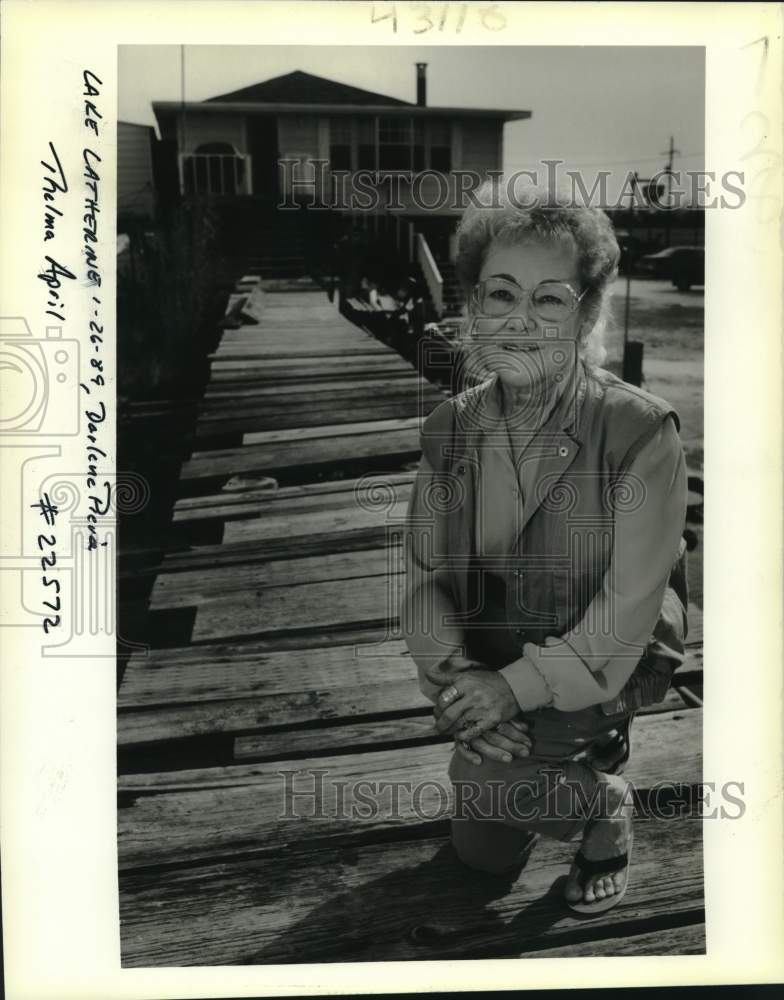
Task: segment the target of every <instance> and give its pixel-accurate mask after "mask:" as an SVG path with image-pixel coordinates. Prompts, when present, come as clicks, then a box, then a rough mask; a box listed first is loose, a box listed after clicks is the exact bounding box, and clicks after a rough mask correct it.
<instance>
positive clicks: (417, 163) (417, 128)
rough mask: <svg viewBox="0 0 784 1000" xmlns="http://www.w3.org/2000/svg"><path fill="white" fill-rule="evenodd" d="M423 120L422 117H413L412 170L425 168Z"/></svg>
mask: <svg viewBox="0 0 784 1000" xmlns="http://www.w3.org/2000/svg"><path fill="white" fill-rule="evenodd" d="M425 162H426V161H425V122H424V119H422V118H415V119H414V156H413V167H414V170H424V169H425Z"/></svg>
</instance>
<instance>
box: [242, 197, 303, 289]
mask: <svg viewBox="0 0 784 1000" xmlns="http://www.w3.org/2000/svg"><path fill="white" fill-rule="evenodd" d="M298 215H299V213H298V212H286V211H278V212H275V213H269V214H266V215H264V216H260V217H259V218H258V225H257V227H255V228H254V230H253V231H252V232H251V233H250V234H249V239H248V264H249V267H250V271H251V273H253V274H260V275H261V276H262V277H263V278H304V277H305V276H306V275H307V274H308V266H307V262H306V243H305V237H304V234H303V232H302V226H301V224H300V220H299V218H298Z"/></svg>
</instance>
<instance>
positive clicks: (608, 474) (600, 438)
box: [421, 363, 688, 714]
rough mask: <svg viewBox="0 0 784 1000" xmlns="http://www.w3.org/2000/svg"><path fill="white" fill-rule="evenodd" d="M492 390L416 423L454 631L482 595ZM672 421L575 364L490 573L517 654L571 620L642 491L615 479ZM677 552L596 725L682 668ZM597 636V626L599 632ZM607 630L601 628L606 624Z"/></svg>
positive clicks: (681, 581)
mask: <svg viewBox="0 0 784 1000" xmlns="http://www.w3.org/2000/svg"><path fill="white" fill-rule="evenodd" d="M492 388H493V380H491V381H490V382H485V383H483V384H482V385H480V386H476V387H474V388H472V389H469V390H467V391H465V392H462V393H460V394H458V395H456V396H454V397H452V398H451V399H448V400H445V401H444V402H443V403H441V404H440V405H439V406H438V407H436V409H435V410H434V411H433V412H432V413H431V414H430V415H429V416H428V417H427V419H426V420H425V421H424V424H423V427H422V434H421V445H422V450H423V452H424V454H425V455H426V457H427V459H428V461H429V463H430V465H431V466H432V468H433V469H434V471H435V476H436V484H437V489H436V490H435V492H434V494H433V496H434V497H440V504H441V508H442V509H443V510H444V511H445V512H446V521H447V535H446V537H447V549H448V551H447V552H446V553H442V554H441V555H444V556H446V557H447V564H446V568H447V571H448V579H449V582H450V585H451V590H452V596H453V600H454V603H455V607H456V608H457V611H458V618H457V620H458V621H459V622H461V623H463V624H464V625H466V626H470V622H471V620H472V619H475V620H476V619H478V618H479V617H480V616H481V599H482V598H481V593H482V587H481V585H480V583H479V581H478V580H477V579H476V577H475V573H476V570H475V569H474V568H473V567H474V566H475V562H474V556H475V546H474V538H475V526H474V519H475V515H476V498H477V487H478V482H479V458H478V446H479V444H480V440H481V439H480V433H481V431H480V424H481V420H480V419H479V418H480V413H481V408H482V403H483V394H484V393H487V392H489V391H492ZM670 414H672V416H673V418H674V420H675V423H676V427H678V428H679V427H680V422H679V419H678V416H677V413H676V412H675V411H674V410H673V409H672V407H670V406H669V405H668V404H667V403H666V402H665V401H664V400H662V399H659V398H658V397H656V396H653V395H651V394H650V393H647V392H644V391H643V390H641V389H637V388H635V387H633V386H630V385H628V384H627V383H625V382H623V381H621V380H620V379H619V378H617V377H616V376H614V375H612V374H611V373H609V372H607V371H604V370H602V369H595V368H594V369H591V368H587V367H585V366H584V365H583V364H582V363H580V364H579V369H578V372H577V379H576V391H575V394H574V404H573V406H572V410H571V413H570V414H569V418H568V420H565V421H563V427H555V428H554V429H553V430H552V431H551V432H548V433H547V434H546V435H545V436H544V437H542V436H540V437H537V439H536V447H537V450H538V452H539V454H540V456H541V457H540V464H539V466H538V481H537V488H536V490H535V494H534V496H531V497H526V501H525V504H524V509H523V514H522V519H521V529H520V531H519V532H518V535H517V538H516V540H515V543H514V544H513V546H512V548H511V549H510V551H509V553H508V554H507V556H506V558H505V559H503V560H501V561H500V563H499V564H498V566H497V568H496V569H495V570H494V572H495V575H496V576H497V577H500V578H501V579H502V581H503V585H502V586H503V590H504V591H505V598H506V599H505V603H506V624H507V627H508V628H509V629H511V630H512V632H513V634H514V637H515V642H516V645H517V648H518V650H519V652H518V655H522V652H523V646H524V644H525V643H526V642H532V643H534V644H536V645H542V644H543V643H544V640H545V638H546V637H547V636H561V635H563V634H564V633H566V632H568V631H570V630H571V629H573V628H574V627H575V626H576V625H577V624H578V622H580V621H582V619H583V617H584V616H585V614H586V611H587V609H588V607H589V605H590V603H591V601H592V600H593V598H594V596H595V595H596V594H597V592H598V591H599V590H600V588H601V586H602V582H603V580H604V576H605V574H606V572H607V570H608V568H609V566H610V560H611V558H612V551H613V534H614V532H613V527H614V516H615V512H616V511H622V510H624V509H627V510H628V509H630V508H633V507H634V505H636V504H639V503H641V502H642V500H643V499H644V484H642V483H641V482H640V481H638V480H636V479H635V477H634V476H630V475H626V474H627V472H628V470H629V467H630V466H631V463H632V462H633V460H634V458H635V456H636V455H637V454H638V452H639V451H640V449H641V448H642V447H643V446H644V445H645V444H646V443H647V442H648V441H649V440H650V439H651V438H652V437H653V435H654V434H655V433H656V432H657V430H658V429H659V428H660V427H661V425H662V423H663V422H664V420H666V419H667V417H668V416H669V415H670ZM687 604H688V595H687V589H686V565H685V543H682V544H681V546H680V549H679V551H678V552H677V553H673V570H672V573H671V576H670V580H669V585H668V588H667V591H666V592H665V598H664V602H663V605H662V612H661V614H660V616H659V621H658V622H657V623H656V627H655V629H654V631H653V634H652V636H651V639H650V642H649V643H648V645H647V646H646V649H645V652H644V654H643V657H642V659H641V660H640V662H639V664H638V666H637V667H636V668H635V671H634V673H633V674H632V677H631V678H630V680H629V681H628V682H627V684H626V686H625V687H624V689H623V691H622V692H621V694H620V696H619V697H618V698H616V699H613V700H612V701H611V702H607V703H605V705H603V708H604V710H605V712H607V713H608V714H614V713H616V712H619V711H626V710H629V711H631V710H634V709H635V708H638V707H640V705H641V704H648V703H650V702H654V701H659V700H661V698H663V697H664V694H665V693H666V690H667V688H668V686H669V683H670V680H671V677H672V673H673V671H674V670H675V668H676V667H677V666H679V665H680V663H682V662H683V643H682V638H683V637H684V636H685V633H686V607H687ZM605 627H606V626H605ZM610 627H611V625H610Z"/></svg>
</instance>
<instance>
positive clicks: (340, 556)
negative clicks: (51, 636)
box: [150, 547, 400, 611]
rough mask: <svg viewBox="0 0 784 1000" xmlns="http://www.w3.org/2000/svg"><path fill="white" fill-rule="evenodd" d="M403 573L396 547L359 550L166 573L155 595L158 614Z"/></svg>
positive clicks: (152, 600)
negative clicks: (270, 591) (228, 598)
mask: <svg viewBox="0 0 784 1000" xmlns="http://www.w3.org/2000/svg"><path fill="white" fill-rule="evenodd" d="M390 571H391V572H399V571H400V556H399V554H398V553H397V552H396V551H391V550H390V548H381V547H379V548H372V549H358V550H357V551H356V552H336V553H332V554H329V555H325V556H309V557H306V558H304V559H279V560H270V561H256V562H251V563H244V564H242V565H239V566H219V567H216V568H215V569H213V570H211V571H210V572H209V573H204V572H203V571H202V570H194V571H188V570H186V571H184V572H180V573H165V572H163V573H160V574H159V575H158V577H157V578H156V580H155V584H154V586H153V590H152V594H151V596H150V608H151V609H152V610H154V611H159V610H164V609H166V608H187V607H193V606H195V605H201V604H205V603H207V602H208V601H212V600H214V599H215V598H216V597H220V596H225V595H227V594H236V593H242V592H245V591H248V592H250V591H252V592H254V593H255V592H257V591H259V590H262V589H264V588H267V587H292V586H296V585H298V584H302V583H317V582H325V581H331V582H333V583H336V582H337V581H341V580H350V579H353V578H354V577H365V576H384V575H386V573H388V572H390Z"/></svg>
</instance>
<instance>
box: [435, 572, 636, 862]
mask: <svg viewBox="0 0 784 1000" xmlns="http://www.w3.org/2000/svg"><path fill="white" fill-rule="evenodd" d="M484 580H485V587H484V593H483V602H482V607H481V611H480V615H479V618H478V619H477V620H476V622H475V623H474V624H475V626H476V627H475V628H474V627H471V626H468V627H467V628H466V642H467V648H468V655H469V656H470V657H473V658H475V659H477V660H478V661H479V662H481V663H484V664H485V665H486V666H487V667H488V668H489V669H495V670H497V669H499V668H500V667H502V666H503V665H504V664H507V663H511V662H512V661H513V660H514V659H516V658H517V657H519V655H520V652H519V647H518V646H516V645H515V639H514V635H513V633H512V630H511V629H509V628H505V627H503V626H502V627H498V626H497V625H495V624H492V627H487V624H485V627H482V623H483V622H485V623H497V622H499V621H503V618H504V615H505V604H504V602H505V585H504V583H503V581H501V580H499V579H496V578H494V576H493V574H492V573H485V574H484ZM519 718H521V719H522V720H523V721H524V722H526V723H527V725H528V734H529V736H530V737H531V739H532V740H533V749H532V755H531V756H529V757H523V758H519V757H515V758H514V759H513V760H512V762H511V763H509V764H505V763H501V762H498V761H493V760H489V759H487V758H486V757H485V758H483V760H482V763H481V764H472V763H471V762H470V761H468V760H466V758H465V757H463V756H462V755H461V754H460V753H459V752H457V751H455V754H454V756H453V757H452V761H451V763H450V766H449V777H450V778H451V780H452V783H453V785H454V789H455V814H454V819H453V821H452V842H453V844H454V846H455V849H456V851H457V853H458V855H459V857H460V858H461V859H462V860H463V861H464V862H465V863H466V864H469V865H471V866H472V867H475V868H480V869H482V870H483V871H493V872H501V871H504V870H507V869H511V868H514V867H515V866H516V865H518V864H519V862H520V860H521V854H522V853H523V851H524V849H525V847H526V846H527V844H528V843H529V841H530V834H531V833H539V834H542V835H543V836H545V837H552V838H554V839H556V840H563V841H568V840H572V839H573V838H575V837H576V836H578V835H579V834H580V833H581V832H582V831H583V829H584V827H585V824H586V822H587V821H588V820H589V819H591V818H595V817H596V816H599V815H604V816H606V815H608V812H609V807H608V804H607V801H606V798H605V796H606V792H607V790H608V787H609V786H608V779H607V776H606V775H603V774H602V772H600V771H597V770H594V768H592V767H591V766H590V763H586V762H583V761H580V762H578V761H575V760H572V759H571V758H572V757H575V756H578V755H580V754H581V753H582V752H588V754H589V753H590V750H591V747H592V746H593V745H595V744H599V743H601V741H602V740H603V739H605V738H606V737H607V735H608V733H610V732H611V731H613V730H617V729H618V728H619V727H620V726H623V725H625V724H626V723H627V722H628V719H629V713H620V714H618V715H605V713H604V712H603V711H602V709H601V708H600V706H598V705H593V706H590V707H588V708H585V709H581V710H580V711H578V712H560V711H558V710H557V709H554V708H545V709H540V710H539V711H536V712H531V713H522V714H521V715H520V716H519Z"/></svg>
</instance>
